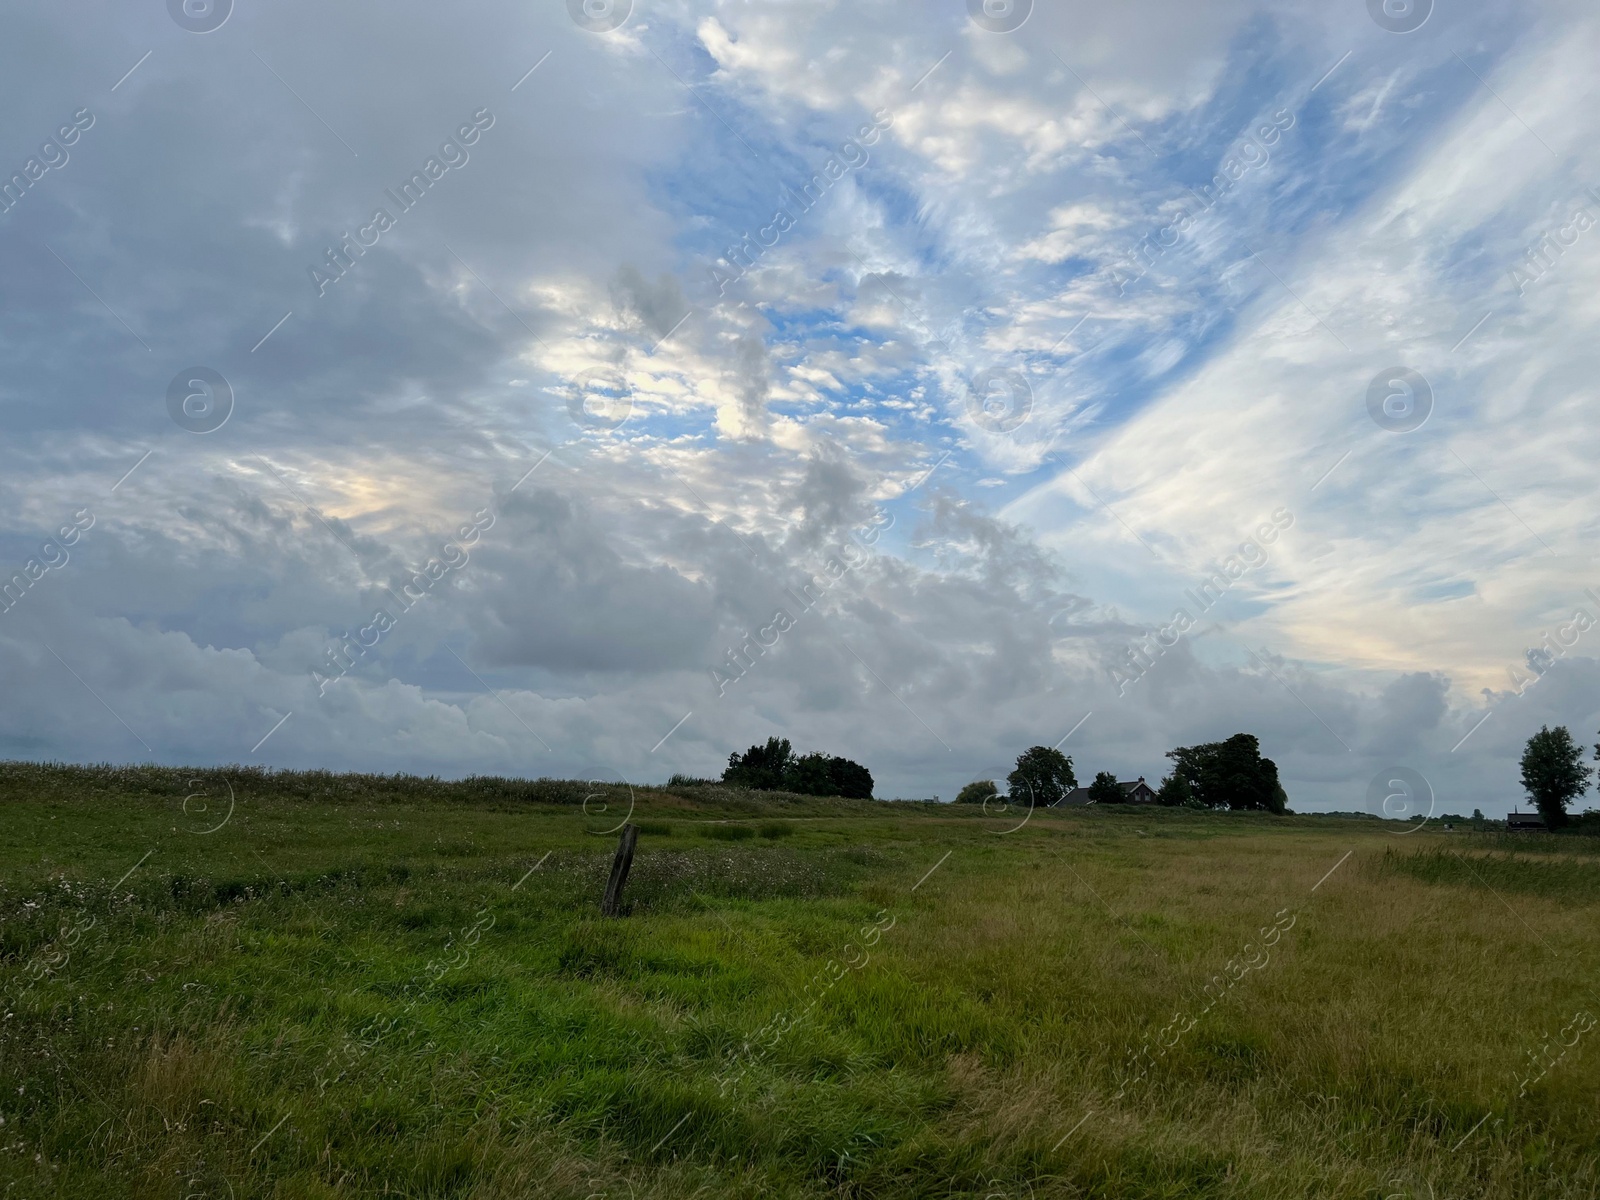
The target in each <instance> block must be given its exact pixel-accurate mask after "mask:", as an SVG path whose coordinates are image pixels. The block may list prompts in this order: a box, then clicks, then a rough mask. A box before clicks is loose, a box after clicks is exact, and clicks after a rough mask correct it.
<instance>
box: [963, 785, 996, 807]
mask: <svg viewBox="0 0 1600 1200" xmlns="http://www.w3.org/2000/svg"><path fill="white" fill-rule="evenodd" d="M999 795H1000V789H999V788H997V787H995V785H994V780H992V779H974V780H973V781H972V782H971V783H969V784H967V786H966V787H964V788H962V789H961V791H960V792H959V793H957V795H956V803H957V804H987V803H988V802H989V801H990V800H993V799H995V798H996V797H997V796H999Z"/></svg>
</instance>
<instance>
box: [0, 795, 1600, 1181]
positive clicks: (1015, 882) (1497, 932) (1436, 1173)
mask: <svg viewBox="0 0 1600 1200" xmlns="http://www.w3.org/2000/svg"><path fill="white" fill-rule="evenodd" d="M0 814H3V819H0V1196H4V1197H6V1198H8V1200H9V1198H11V1197H17V1198H22V1197H27V1198H33V1197H57V1196H59V1197H69V1196H70V1197H107V1198H110V1197H117V1198H119V1200H121V1198H126V1197H141V1198H143V1197H149V1198H163V1200H165V1198H172V1200H188V1198H191V1197H207V1198H215V1200H223V1198H238V1200H243V1198H245V1197H279V1198H290V1197H295V1198H325V1197H357V1196H360V1197H367V1196H371V1197H378V1196H389V1197H417V1198H421V1197H440V1198H443V1197H461V1198H468V1197H470V1198H473V1200H501V1198H505V1200H509V1198H512V1197H517V1198H521V1197H529V1196H541V1197H542V1196H553V1197H572V1198H575V1200H577V1198H586V1197H594V1196H601V1195H603V1196H608V1197H618V1198H620V1197H655V1196H660V1197H689V1196H695V1195H700V1196H724V1195H750V1196H754V1195H767V1196H775V1197H803V1196H804V1197H810V1196H839V1195H842V1196H858V1197H880V1196H882V1197H887V1196H907V1197H909V1196H938V1197H943V1196H952V1197H953V1196H968V1197H1002V1196H1005V1197H1047V1196H1063V1197H1088V1196H1093V1197H1118V1198H1124V1197H1134V1198H1140V1197H1148V1198H1151V1200H1154V1198H1157V1197H1162V1198H1169V1197H1200V1196H1215V1197H1223V1196H1226V1197H1249V1198H1266V1197H1284V1198H1287V1197H1296V1198H1299V1197H1306V1196H1315V1197H1330V1198H1333V1197H1338V1198H1352V1200H1354V1198H1360V1200H1378V1198H1388V1197H1418V1198H1420V1197H1428V1198H1430V1200H1432V1198H1434V1197H1438V1198H1443V1197H1452V1198H1455V1197H1496V1198H1498V1197H1526V1198H1528V1200H1534V1198H1537V1200H1556V1198H1568V1197H1594V1196H1597V1195H1600V1165H1597V1164H1600V1117H1597V1113H1600V1030H1597V1031H1595V1032H1590V1031H1589V1029H1588V1028H1587V1027H1586V1024H1585V1017H1587V1018H1588V1020H1587V1025H1588V1026H1592V1025H1593V1024H1594V1018H1593V1016H1590V1014H1594V1015H1597V1016H1600V996H1597V990H1600V989H1597V987H1596V984H1597V981H1600V921H1597V917H1600V839H1590V838H1587V837H1556V836H1553V835H1540V834H1526V835H1517V836H1515V837H1509V836H1507V835H1505V834H1503V833H1500V834H1489V833H1482V832H1474V831H1471V830H1466V829H1462V828H1459V827H1458V828H1457V829H1455V830H1453V831H1449V832H1446V831H1444V830H1443V829H1442V828H1441V827H1439V826H1438V825H1437V824H1434V823H1430V824H1427V825H1424V826H1423V827H1422V828H1420V829H1415V830H1412V831H1410V832H1404V831H1405V830H1408V829H1410V827H1408V826H1403V825H1399V824H1398V823H1390V822H1377V821H1371V820H1357V819H1344V818H1332V817H1310V816H1294V815H1273V814H1271V813H1267V812H1253V811H1238V812H1212V811H1201V810H1197V809H1192V808H1183V807H1176V808H1164V807H1162V808H1157V807H1149V806H1127V805H1122V806H1106V807H1103V808H1101V807H1095V808H1087V809H1085V808H1078V809H1073V810H1070V811H1061V810H1052V811H1039V812H1035V813H1032V814H1031V815H1030V814H1029V813H1027V812H1026V810H1020V811H1019V810H1017V809H1015V808H1012V809H1009V810H1008V809H1005V808H1004V807H1003V806H1001V805H999V804H997V803H990V804H987V805H975V804H965V805H932V804H921V803H886V802H874V801H869V800H856V799H846V798H843V797H818V796H793V795H787V794H784V793H779V792H770V791H759V792H758V791H742V790H739V789H736V788H729V787H723V786H714V785H705V784H695V785H693V786H684V787H679V788H642V787H641V788H633V789H630V788H628V787H626V786H623V785H610V786H607V785H595V784H581V783H571V782H563V781H550V780H540V781H522V780H503V779H475V780H467V781H461V782H443V781H438V780H431V779H414V778H384V777H375V776H342V775H329V774H318V773H306V774H266V773H262V772H260V771H249V770H241V769H233V770H226V771H201V772H179V771H173V770H167V769H157V768H110V767H106V768H73V767H59V766H55V767H52V766H38V765H27V764H7V765H0ZM624 819H627V820H631V821H633V822H634V823H635V824H636V825H638V827H639V828H640V830H641V832H640V836H639V843H638V852H637V857H636V859H635V862H634V866H633V872H632V875H631V876H630V878H629V880H628V883H627V888H626V891H625V908H626V909H627V912H626V915H625V916H623V917H621V918H618V919H610V920H606V919H602V918H601V917H600V916H599V913H598V910H599V900H600V896H601V892H602V890H603V888H604V885H605V880H606V876H607V872H608V870H609V868H610V860H611V856H612V851H613V848H614V846H615V844H616V841H617V833H616V829H617V827H618V825H620V823H621V822H622V821H623V820H624Z"/></svg>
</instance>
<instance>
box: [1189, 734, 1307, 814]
mask: <svg viewBox="0 0 1600 1200" xmlns="http://www.w3.org/2000/svg"><path fill="white" fill-rule="evenodd" d="M1167 757H1168V758H1170V759H1172V761H1173V768H1172V774H1171V775H1169V776H1168V777H1167V778H1166V779H1164V780H1162V781H1161V788H1160V791H1159V793H1158V795H1159V798H1160V800H1161V803H1163V804H1172V805H1177V804H1198V805H1200V806H1202V807H1204V808H1254V809H1263V810H1265V811H1267V812H1273V813H1281V812H1284V811H1285V810H1286V809H1287V808H1288V804H1289V797H1288V795H1287V794H1285V792H1284V790H1283V786H1282V785H1281V784H1280V783H1279V782H1278V764H1277V763H1275V762H1273V761H1272V760H1271V759H1270V758H1262V757H1261V743H1260V742H1259V741H1257V740H1256V738H1255V737H1254V736H1253V735H1252V734H1248V733H1236V734H1234V735H1233V736H1232V737H1231V738H1229V739H1228V740H1227V741H1225V742H1204V743H1202V744H1201V745H1198V746H1179V747H1178V748H1177V749H1176V750H1169V751H1167Z"/></svg>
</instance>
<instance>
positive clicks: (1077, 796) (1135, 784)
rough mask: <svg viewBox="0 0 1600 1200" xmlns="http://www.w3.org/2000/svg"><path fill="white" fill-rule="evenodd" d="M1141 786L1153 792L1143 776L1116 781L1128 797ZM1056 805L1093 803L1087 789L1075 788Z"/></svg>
mask: <svg viewBox="0 0 1600 1200" xmlns="http://www.w3.org/2000/svg"><path fill="white" fill-rule="evenodd" d="M1141 784H1143V786H1144V787H1145V788H1146V789H1148V790H1149V791H1150V792H1152V793H1153V792H1154V791H1155V789H1154V788H1152V787H1150V785H1149V784H1148V783H1145V782H1144V776H1143V775H1141V776H1139V778H1137V779H1134V780H1128V781H1123V780H1118V781H1117V786H1118V787H1119V788H1121V789H1122V790H1123V792H1124V793H1125V794H1127V795H1130V796H1131V795H1132V794H1133V793H1134V792H1135V791H1136V790H1138V788H1139V786H1140V785H1141ZM1056 803H1057V804H1093V803H1094V801H1093V800H1091V799H1089V789H1088V788H1086V787H1075V788H1073V789H1072V790H1071V791H1070V792H1068V793H1067V794H1066V795H1065V796H1063V797H1061V799H1059V800H1057V801H1056Z"/></svg>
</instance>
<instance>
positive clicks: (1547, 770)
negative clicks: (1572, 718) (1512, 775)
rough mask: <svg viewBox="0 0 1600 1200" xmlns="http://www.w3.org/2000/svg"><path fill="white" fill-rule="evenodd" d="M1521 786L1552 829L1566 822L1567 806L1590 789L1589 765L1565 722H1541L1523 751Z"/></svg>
mask: <svg viewBox="0 0 1600 1200" xmlns="http://www.w3.org/2000/svg"><path fill="white" fill-rule="evenodd" d="M1522 786H1523V787H1524V788H1526V789H1527V792H1528V795H1529V797H1530V798H1531V799H1532V800H1533V803H1534V806H1535V807H1536V808H1538V810H1539V815H1540V816H1542V817H1543V818H1544V823H1545V824H1546V825H1547V826H1548V827H1549V828H1551V829H1555V828H1557V827H1559V826H1561V825H1565V824H1566V823H1567V805H1569V804H1571V803H1572V802H1573V801H1574V800H1576V799H1577V798H1578V797H1579V796H1581V795H1583V793H1584V792H1585V791H1587V790H1588V788H1589V768H1588V767H1587V766H1585V765H1584V762H1583V751H1582V750H1581V749H1579V747H1578V744H1577V743H1576V742H1574V741H1573V740H1572V734H1570V733H1568V732H1567V727H1566V726H1565V725H1557V726H1556V727H1555V728H1554V729H1551V728H1550V727H1548V726H1545V725H1541V726H1540V727H1539V732H1538V733H1536V734H1534V735H1533V736H1532V737H1531V738H1529V739H1528V746H1527V749H1525V750H1524V751H1523V752H1522Z"/></svg>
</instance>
